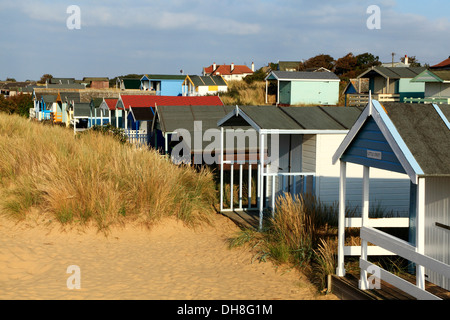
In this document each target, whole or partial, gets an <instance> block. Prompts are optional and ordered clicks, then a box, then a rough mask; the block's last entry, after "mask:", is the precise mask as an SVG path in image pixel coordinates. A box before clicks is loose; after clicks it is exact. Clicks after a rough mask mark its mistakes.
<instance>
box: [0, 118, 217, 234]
mask: <svg viewBox="0 0 450 320" xmlns="http://www.w3.org/2000/svg"><path fill="white" fill-rule="evenodd" d="M0 189H1V192H2V194H3V197H2V198H1V199H0V212H2V213H3V214H8V215H12V216H16V217H18V218H24V217H26V216H27V214H29V213H30V212H31V211H32V210H37V211H38V212H41V213H42V214H44V213H45V214H47V215H50V216H51V217H53V218H54V219H56V220H58V221H60V222H61V223H81V224H84V223H88V222H94V223H96V224H97V226H98V227H99V228H100V229H105V228H108V227H109V226H110V225H112V224H115V223H123V222H124V221H126V220H127V219H131V220H133V221H136V220H140V221H142V222H144V223H149V224H151V223H153V222H154V221H156V220H159V219H160V218H162V217H167V216H175V217H177V218H179V219H180V220H182V221H183V222H185V223H187V224H196V223H198V222H205V221H209V219H210V215H211V212H212V210H211V208H212V206H213V204H214V202H215V200H216V189H215V184H214V180H213V175H212V173H211V172H209V171H207V170H201V171H200V172H199V171H196V170H195V169H193V168H191V167H187V166H181V167H180V166H175V165H174V164H172V163H171V162H170V161H168V160H167V158H165V157H164V156H161V155H160V154H159V153H157V152H156V151H153V150H139V149H136V148H134V147H132V146H130V145H127V144H121V143H119V142H118V141H117V140H115V139H114V138H113V137H110V136H106V135H104V134H100V133H96V132H89V133H85V134H81V135H77V136H74V134H73V131H71V130H67V129H65V128H61V127H58V126H43V125H41V124H39V123H36V122H33V121H29V120H26V119H24V118H21V117H19V116H11V115H6V114H0Z"/></svg>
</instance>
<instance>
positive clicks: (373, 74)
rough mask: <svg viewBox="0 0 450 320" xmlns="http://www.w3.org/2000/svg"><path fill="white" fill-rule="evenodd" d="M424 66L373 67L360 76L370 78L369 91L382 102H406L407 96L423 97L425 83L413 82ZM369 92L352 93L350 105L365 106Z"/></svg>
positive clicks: (349, 98)
mask: <svg viewBox="0 0 450 320" xmlns="http://www.w3.org/2000/svg"><path fill="white" fill-rule="evenodd" d="M425 69H426V68H424V67H380V66H378V67H371V68H369V69H367V70H366V71H365V72H363V73H362V74H360V75H359V76H358V79H359V78H365V79H369V91H371V92H372V98H373V99H376V100H377V101H380V102H404V99H405V98H423V97H424V95H425V85H424V84H423V83H417V82H412V81H411V80H412V79H413V78H415V77H416V76H417V75H418V74H420V73H421V72H422V71H424V70H425ZM368 100H369V96H368V95H367V94H351V95H349V96H348V103H349V105H359V106H365V105H366V104H367V103H368Z"/></svg>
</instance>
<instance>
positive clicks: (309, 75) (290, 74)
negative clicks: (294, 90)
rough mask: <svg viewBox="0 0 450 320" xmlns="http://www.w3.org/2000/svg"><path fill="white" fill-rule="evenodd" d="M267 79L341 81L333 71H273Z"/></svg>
mask: <svg viewBox="0 0 450 320" xmlns="http://www.w3.org/2000/svg"><path fill="white" fill-rule="evenodd" d="M266 80H282V81H323V80H324V81H340V80H339V77H338V76H337V75H335V74H334V73H333V72H308V71H272V72H271V73H270V74H269V75H268V76H267V77H266Z"/></svg>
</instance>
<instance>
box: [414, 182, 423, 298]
mask: <svg viewBox="0 0 450 320" xmlns="http://www.w3.org/2000/svg"><path fill="white" fill-rule="evenodd" d="M416 251H417V253H420V254H425V178H419V182H418V186H417V216H416ZM416 282H417V283H416V285H417V286H418V287H419V288H420V289H423V290H425V268H424V267H423V266H420V265H416Z"/></svg>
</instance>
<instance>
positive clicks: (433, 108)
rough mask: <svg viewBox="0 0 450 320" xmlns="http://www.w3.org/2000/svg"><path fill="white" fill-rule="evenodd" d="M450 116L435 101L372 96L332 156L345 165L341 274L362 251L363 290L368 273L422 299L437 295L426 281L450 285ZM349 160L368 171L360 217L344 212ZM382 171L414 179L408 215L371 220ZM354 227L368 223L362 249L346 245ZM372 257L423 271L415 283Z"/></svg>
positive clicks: (362, 233)
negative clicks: (376, 174)
mask: <svg viewBox="0 0 450 320" xmlns="http://www.w3.org/2000/svg"><path fill="white" fill-rule="evenodd" d="M449 119H450V109H449V106H448V105H439V106H438V105H436V104H404V103H380V102H378V101H376V100H373V101H370V102H369V104H368V105H367V107H366V108H365V109H364V111H363V112H362V113H361V115H360V117H359V118H358V120H357V121H356V122H355V124H354V126H353V127H352V128H351V130H350V132H349V133H348V135H347V136H346V137H345V139H344V140H343V142H342V144H341V145H340V146H339V148H338V149H337V151H336V153H335V154H334V156H333V163H334V164H337V163H338V162H339V163H340V183H339V190H340V191H339V194H340V196H339V240H338V243H339V244H338V267H337V270H336V272H337V275H338V276H340V277H343V276H345V267H344V257H345V256H348V255H355V256H360V268H361V281H360V287H361V288H362V289H368V286H369V285H368V279H367V276H368V270H372V271H373V272H372V273H375V271H376V273H377V274H378V277H381V278H382V279H383V280H384V281H387V282H389V283H391V284H393V285H394V286H397V287H398V288H400V289H401V290H403V291H405V292H407V293H408V294H410V295H412V296H414V297H416V298H418V299H434V298H436V297H435V296H433V295H431V294H430V293H429V292H427V291H425V280H428V281H430V282H432V283H434V284H437V285H438V286H440V287H442V288H445V289H447V290H448V289H450V266H449V264H450V250H449V248H450V234H449V232H450V231H449V230H450V122H449ZM350 164H352V165H359V166H361V167H362V168H363V175H364V176H363V190H362V197H361V201H362V203H363V206H362V216H361V218H349V217H346V216H345V210H346V204H347V199H346V196H347V195H348V190H347V168H348V166H349V165H350ZM376 169H382V170H387V171H390V172H396V173H399V174H402V175H404V176H406V177H408V182H409V184H410V188H409V189H410V197H409V210H408V211H409V216H408V217H407V218H387V219H373V218H370V217H369V213H368V212H369V205H370V194H371V193H372V189H371V187H370V184H369V183H370V181H371V180H372V179H373V176H372V172H373V170H376ZM369 190H370V191H369ZM347 227H361V229H360V237H361V241H362V245H361V247H358V248H355V247H346V246H344V238H345V230H346V228H347ZM381 227H385V228H386V227H406V228H408V229H409V237H408V239H406V240H405V239H399V238H397V237H395V236H393V235H391V234H388V233H386V232H383V231H380V230H379V229H377V228H381ZM368 243H371V244H373V245H371V246H368ZM355 249H356V250H355ZM372 255H398V256H402V257H403V258H405V259H407V260H409V261H411V262H412V263H414V264H415V268H416V284H415V285H414V284H411V283H410V282H408V281H405V280H403V279H401V278H399V277H397V276H395V275H393V274H391V273H389V272H387V271H385V270H383V269H380V268H378V267H376V266H374V265H373V264H371V263H370V262H369V260H368V256H372ZM374 270H375V271H374Z"/></svg>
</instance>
